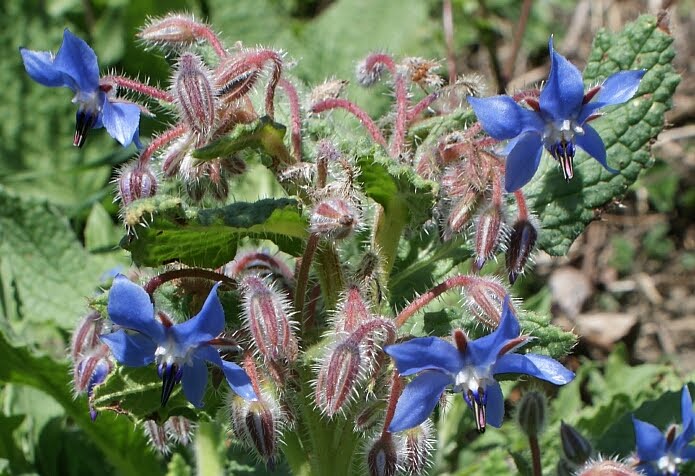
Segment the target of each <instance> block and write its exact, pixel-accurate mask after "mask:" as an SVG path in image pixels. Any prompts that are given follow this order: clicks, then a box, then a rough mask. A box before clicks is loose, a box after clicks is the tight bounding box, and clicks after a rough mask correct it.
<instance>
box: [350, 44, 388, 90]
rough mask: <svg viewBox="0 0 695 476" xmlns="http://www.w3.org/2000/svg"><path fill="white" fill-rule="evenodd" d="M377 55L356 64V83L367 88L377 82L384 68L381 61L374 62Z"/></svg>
mask: <svg viewBox="0 0 695 476" xmlns="http://www.w3.org/2000/svg"><path fill="white" fill-rule="evenodd" d="M378 56H379V53H375V54H371V55H369V56H368V57H367V58H365V59H364V60H363V61H360V62H359V63H357V68H356V69H355V76H356V77H357V83H358V84H359V85H360V86H362V87H364V88H368V87H370V86H373V85H374V84H375V83H376V82H377V81H379V80H380V79H381V75H382V74H383V72H384V69H386V67H385V66H384V63H383V62H381V61H374V59H375V58H376V57H378Z"/></svg>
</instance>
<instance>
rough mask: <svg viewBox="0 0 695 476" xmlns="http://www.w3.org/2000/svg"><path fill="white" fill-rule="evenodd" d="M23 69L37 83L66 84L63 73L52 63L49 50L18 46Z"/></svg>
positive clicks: (55, 85) (49, 85)
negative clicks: (34, 49) (35, 49)
mask: <svg viewBox="0 0 695 476" xmlns="http://www.w3.org/2000/svg"><path fill="white" fill-rule="evenodd" d="M19 53H20V54H21V55H22V61H23V62H24V69H25V70H26V71H27V74H28V75H29V76H30V77H31V79H33V80H34V81H36V82H37V83H39V84H43V85H44V86H48V87H59V86H67V84H65V80H64V78H63V73H61V72H60V71H58V70H57V69H56V67H55V65H54V64H53V55H52V54H51V53H50V52H49V51H31V50H28V49H26V48H20V49H19Z"/></svg>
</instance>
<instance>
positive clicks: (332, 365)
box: [316, 339, 364, 416]
mask: <svg viewBox="0 0 695 476" xmlns="http://www.w3.org/2000/svg"><path fill="white" fill-rule="evenodd" d="M362 365H363V362H362V356H361V352H360V347H359V344H358V343H355V342H353V341H352V340H351V339H347V340H346V341H344V342H341V343H339V344H338V345H337V346H335V347H334V348H333V349H332V350H331V351H330V352H329V353H328V355H327V356H326V358H325V359H324V361H323V363H322V364H321V366H320V368H319V372H318V377H317V379H316V404H317V405H318V407H319V408H320V409H321V411H322V412H323V413H324V414H326V415H328V416H333V415H335V414H336V413H338V412H340V411H342V410H343V409H344V407H345V406H346V405H347V404H348V403H349V402H350V400H351V398H352V397H353V393H354V392H355V391H356V389H357V384H358V382H359V381H360V380H361V377H362V375H363V373H364V372H363V368H362Z"/></svg>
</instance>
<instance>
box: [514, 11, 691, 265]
mask: <svg viewBox="0 0 695 476" xmlns="http://www.w3.org/2000/svg"><path fill="white" fill-rule="evenodd" d="M672 42H673V38H672V37H671V36H670V35H669V34H668V33H666V32H665V31H664V30H663V29H662V28H661V27H660V25H659V23H658V21H657V19H656V17H654V16H648V15H645V16H642V17H640V18H639V19H638V20H637V21H635V22H634V23H631V24H630V25H628V26H627V27H626V28H625V29H624V30H622V31H621V32H619V33H609V32H605V31H604V32H601V33H599V34H598V35H597V36H596V39H595V40H594V45H593V51H592V54H591V56H590V57H589V61H588V64H587V67H586V70H585V72H584V81H585V82H586V84H587V85H589V84H595V83H596V82H598V81H603V80H605V79H606V78H607V77H608V76H610V75H611V74H613V73H615V72H618V71H624V70H631V69H646V70H647V73H646V74H645V76H644V78H643V79H642V82H641V85H640V88H639V90H638V91H637V94H636V95H635V97H634V98H633V99H632V100H630V101H628V102H627V103H626V104H624V105H622V106H619V107H616V108H613V109H612V110H607V114H606V117H604V118H602V119H599V120H597V121H596V122H595V123H594V122H592V125H593V126H595V128H596V130H597V131H598V132H599V134H600V135H601V137H602V138H603V141H604V143H605V144H606V150H607V152H608V164H609V165H610V166H611V167H613V168H616V169H618V170H620V173H619V174H615V175H614V174H611V173H610V172H608V171H606V170H604V169H603V167H601V166H600V165H599V164H598V163H597V162H596V161H595V160H594V159H592V158H590V157H588V156H587V155H586V154H585V153H584V152H581V153H578V154H577V157H576V159H575V168H574V170H575V177H574V179H572V180H571V181H570V182H569V183H565V181H564V180H562V177H561V174H560V172H559V171H558V170H557V167H556V165H555V162H554V161H553V160H551V159H547V158H545V159H543V160H542V161H541V167H540V169H539V171H538V173H537V174H536V176H535V178H534V180H533V181H532V182H531V183H530V184H529V185H528V186H527V187H526V188H525V189H524V191H525V192H526V194H527V197H528V201H529V203H530V206H531V208H532V209H534V210H536V211H537V212H538V213H539V215H540V218H541V223H542V229H543V232H542V233H541V234H540V236H539V242H538V246H539V248H540V249H543V250H545V251H547V252H548V253H550V254H553V255H564V254H565V253H566V252H567V250H568V249H569V247H570V245H571V244H572V242H573V241H574V239H575V238H576V237H577V236H578V235H579V234H580V233H581V232H582V230H584V227H585V226H586V225H587V224H588V223H589V222H591V221H592V220H594V219H595V218H597V217H598V216H599V215H600V213H601V211H602V210H604V209H605V208H606V207H607V206H609V205H610V204H611V203H613V202H614V201H615V200H618V199H620V197H622V196H623V195H625V193H626V191H627V189H628V187H629V186H630V185H631V184H632V183H633V182H634V181H635V180H636V179H637V176H638V175H639V173H640V171H641V170H642V169H644V168H647V167H649V166H651V164H652V162H653V160H652V157H651V154H650V150H649V145H650V143H651V142H652V141H653V140H654V138H656V136H657V135H658V134H659V132H660V131H661V130H662V129H663V127H664V113H665V112H666V111H667V110H668V109H669V108H670V107H671V96H672V95H673V93H674V91H675V89H676V86H677V85H678V82H679V81H680V77H679V75H678V74H677V73H676V72H675V71H674V69H673V66H672V65H671V60H672V59H673V56H674V54H675V53H674V50H673V48H672V46H671V43H672Z"/></svg>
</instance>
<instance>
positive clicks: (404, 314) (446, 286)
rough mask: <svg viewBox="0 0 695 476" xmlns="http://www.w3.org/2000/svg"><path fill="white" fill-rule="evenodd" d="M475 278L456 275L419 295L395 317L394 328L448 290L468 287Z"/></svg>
mask: <svg viewBox="0 0 695 476" xmlns="http://www.w3.org/2000/svg"><path fill="white" fill-rule="evenodd" d="M475 279H476V278H475V277H473V276H466V275H458V276H454V277H451V278H449V279H447V280H446V281H444V282H443V283H440V284H438V285H436V286H435V287H433V288H432V289H430V290H429V291H427V292H426V293H424V294H422V295H420V296H418V297H417V299H415V300H414V301H412V302H411V303H410V304H408V305H407V306H406V307H405V309H403V310H402V311H401V312H400V313H399V314H398V316H396V319H395V323H396V327H401V326H402V325H403V324H405V322H406V321H407V320H408V319H410V317H412V316H413V314H415V313H416V312H418V311H419V310H420V309H422V308H423V307H425V306H426V305H427V304H429V303H430V302H432V301H433V300H435V299H436V298H438V297H439V296H441V295H442V294H444V293H445V292H447V291H448V290H450V289H453V288H455V287H464V286H469V285H470V284H471V283H472V282H473V281H474V280H475Z"/></svg>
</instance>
